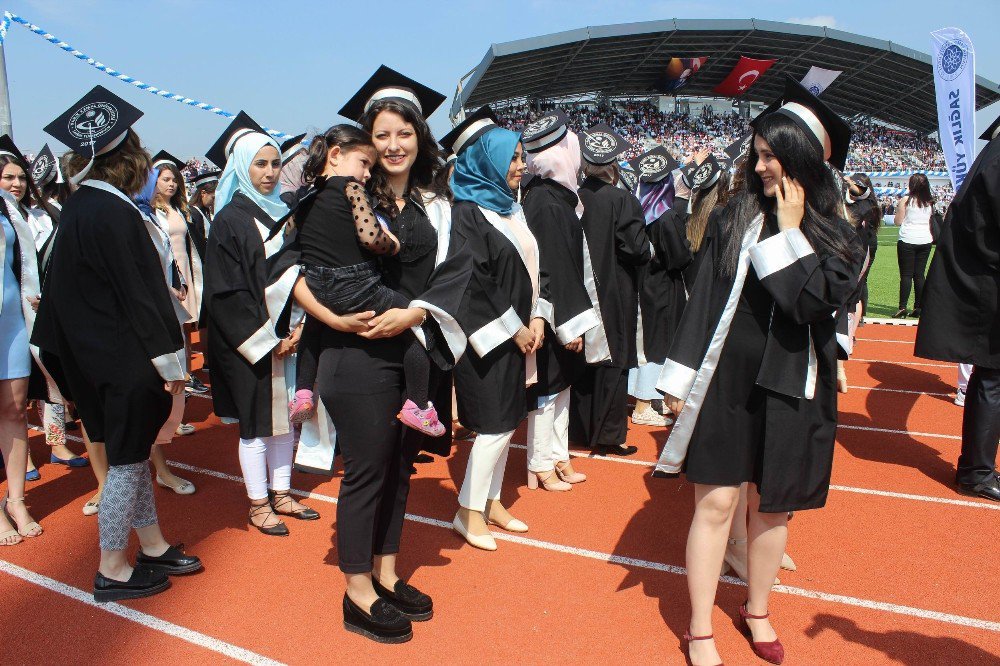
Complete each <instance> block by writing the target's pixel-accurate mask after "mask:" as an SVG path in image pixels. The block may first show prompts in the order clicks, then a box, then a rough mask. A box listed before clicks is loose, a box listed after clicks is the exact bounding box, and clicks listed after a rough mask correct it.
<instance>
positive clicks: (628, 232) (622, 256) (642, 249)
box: [615, 196, 649, 266]
mask: <svg viewBox="0 0 1000 666" xmlns="http://www.w3.org/2000/svg"><path fill="white" fill-rule="evenodd" d="M615 254H616V255H617V257H618V261H619V262H620V263H622V264H625V265H627V266H641V265H643V264H645V263H648V262H649V238H648V237H647V235H646V219H645V218H644V217H643V216H642V206H641V205H640V204H639V200H638V199H636V198H635V197H633V196H627V197H625V204H624V206H623V208H622V215H621V217H620V218H619V219H618V220H617V221H616V222H615Z"/></svg>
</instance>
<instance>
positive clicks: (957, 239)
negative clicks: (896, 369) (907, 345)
mask: <svg viewBox="0 0 1000 666" xmlns="http://www.w3.org/2000/svg"><path fill="white" fill-rule="evenodd" d="M980 138H981V139H983V140H985V141H988V142H989V143H988V144H986V147H985V148H983V150H982V152H981V153H979V155H978V156H977V157H976V161H975V162H974V163H973V164H972V168H971V169H970V170H969V173H968V174H966V176H965V180H964V181H963V182H962V186H961V187H960V188H959V190H958V193H957V194H956V195H955V198H954V199H953V200H952V202H951V207H950V208H949V209H948V215H947V219H946V220H945V223H944V228H943V229H942V231H941V234H940V237H939V239H938V246H937V252H936V253H935V254H934V260H933V261H932V262H931V268H930V271H929V272H928V274H927V282H926V284H925V285H924V295H923V301H924V309H923V316H922V317H921V318H920V325H919V327H918V328H917V344H916V354H917V356H921V357H923V358H930V359H935V360H939V361H951V362H957V363H968V364H971V365H972V366H973V368H972V376H971V377H970V379H969V387H968V388H967V389H966V398H965V413H964V414H963V417H962V453H961V455H960V456H959V457H958V469H957V471H956V473H955V481H956V483H957V484H958V487H959V491H960V492H962V493H964V494H967V495H974V496H978V497H983V498H986V499H989V500H993V501H994V502H1000V477H998V476H997V470H996V458H997V442H998V440H1000V307H998V301H1000V118H998V119H997V120H996V121H994V122H993V124H992V125H990V127H989V128H988V129H987V130H986V132H985V133H983V135H982V136H981V137H980Z"/></svg>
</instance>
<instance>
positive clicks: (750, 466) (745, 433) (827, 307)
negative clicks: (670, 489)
mask: <svg viewBox="0 0 1000 666" xmlns="http://www.w3.org/2000/svg"><path fill="white" fill-rule="evenodd" d="M753 126H754V130H755V137H754V143H753V145H754V152H753V153H752V154H751V155H750V157H749V158H748V159H747V161H746V163H745V165H744V171H745V176H746V191H745V192H741V193H739V194H737V195H736V197H735V198H734V199H732V200H731V201H730V202H729V205H728V206H727V207H726V210H725V212H724V218H725V225H726V228H727V229H728V231H729V233H728V235H727V236H726V238H725V239H724V240H723V241H722V242H721V243H717V244H715V245H714V246H713V248H712V251H711V255H710V256H708V257H705V259H704V261H703V263H702V266H701V268H700V273H701V274H700V275H699V276H698V277H697V279H696V280H695V284H694V291H693V293H692V294H691V299H690V301H689V302H688V304H687V308H686V309H685V311H684V316H683V317H682V319H681V322H680V325H679V327H678V329H677V337H676V339H675V341H674V344H672V345H671V347H670V351H669V353H668V355H667V359H666V362H665V364H664V367H663V372H662V374H661V376H660V381H659V384H658V388H659V389H660V390H661V391H663V392H664V394H665V398H664V400H665V401H666V402H667V403H668V405H669V407H670V409H671V410H672V411H674V413H676V414H678V418H677V421H676V423H675V424H674V427H673V429H672V430H671V432H670V436H669V438H668V440H667V443H666V445H665V447H664V450H663V454H662V455H661V457H660V461H659V464H658V465H657V470H659V471H662V472H666V473H674V474H676V473H677V472H680V471H681V469H682V468H683V469H684V470H685V472H686V474H687V478H688V481H691V482H693V483H694V484H695V514H694V519H693V521H692V523H691V530H690V532H689V534H688V544H687V558H686V561H687V569H688V589H689V591H690V595H691V623H690V625H689V629H688V631H687V632H686V633H685V640H686V641H687V643H688V650H689V655H690V658H691V661H692V663H694V664H696V665H698V666H701V665H703V664H708V665H715V664H718V663H720V661H721V660H720V658H719V654H718V652H717V651H716V649H715V643H714V641H713V640H712V638H713V634H712V608H713V606H714V603H715V592H716V588H717V586H718V582H719V571H720V570H721V567H722V562H723V555H724V553H725V550H726V539H727V537H728V536H729V529H730V522H731V521H732V519H733V513H734V511H735V508H736V506H737V503H738V498H739V490H740V485H741V484H742V483H744V482H752V485H751V486H750V488H749V492H748V500H749V525H748V557H749V561H748V570H749V580H748V585H749V590H748V600H747V602H746V603H745V604H744V605H743V606H741V607H740V608H739V614H740V617H741V622H742V625H743V627H744V629H745V631H746V633H747V634H748V635H749V636H750V640H751V643H752V647H753V650H754V652H755V653H756V654H757V655H758V656H759V657H761V658H762V659H765V660H767V661H770V662H771V663H774V664H780V663H781V662H782V660H783V659H784V649H783V647H782V645H781V642H780V641H779V640H778V638H777V634H776V633H775V630H774V629H773V628H772V626H771V623H770V621H769V620H768V611H769V608H768V600H769V594H770V591H771V586H772V585H773V583H774V578H775V574H777V572H778V568H779V566H780V564H781V560H782V555H783V554H784V548H785V541H786V538H787V522H788V512H789V511H795V510H802V509H811V508H818V507H821V506H823V505H824V504H825V503H826V497H827V493H828V491H829V487H830V472H831V468H832V464H833V443H834V435H835V434H836V427H837V393H836V372H837V338H836V328H835V325H836V322H835V320H834V313H836V312H837V310H838V309H839V308H841V307H843V306H844V304H845V303H846V302H847V300H848V299H849V298H850V297H851V295H852V294H853V293H854V290H855V289H856V287H857V280H858V275H859V273H860V272H861V264H862V261H863V258H864V250H863V249H862V247H861V244H860V242H859V241H858V239H857V235H856V234H855V233H854V230H853V229H852V228H851V226H850V224H849V223H848V222H847V220H846V218H845V217H844V213H845V211H844V206H843V201H844V200H843V196H842V190H841V184H840V182H839V178H837V177H836V176H835V175H834V172H833V170H832V169H830V168H829V166H828V165H827V164H826V161H827V160H829V162H830V163H831V164H832V165H833V166H835V167H837V168H842V167H843V165H844V160H845V159H846V156H847V146H848V143H849V141H850V134H851V133H850V127H849V126H848V125H847V123H846V122H845V121H844V120H842V119H841V118H840V117H839V116H837V115H836V114H835V113H834V112H833V111H831V110H830V109H829V108H828V107H826V105H824V104H823V103H822V102H821V101H819V100H818V99H817V98H816V97H814V96H813V95H812V93H810V92H809V91H808V90H806V89H805V88H803V87H802V86H801V85H800V84H798V83H797V82H796V81H794V80H792V79H790V78H789V79H788V80H787V83H786V90H785V93H784V95H783V97H782V98H781V99H779V100H777V101H776V102H775V103H773V104H772V105H771V106H769V107H768V108H767V109H766V110H765V111H764V112H763V113H762V114H761V115H760V116H758V117H757V119H756V120H754V122H753Z"/></svg>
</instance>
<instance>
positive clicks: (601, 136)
mask: <svg viewBox="0 0 1000 666" xmlns="http://www.w3.org/2000/svg"><path fill="white" fill-rule="evenodd" d="M580 138H581V139H582V141H581V142H580V148H581V150H582V151H583V159H585V160H587V161H588V162H590V163H591V164H597V165H602V164H611V163H612V162H614V161H615V160H616V159H618V156H619V155H621V154H622V153H624V152H625V151H626V150H628V149H629V148H630V147H631V144H630V143H629V142H628V139H626V138H625V137H623V136H622V135H620V134H618V132H616V131H614V130H613V129H612V128H611V126H610V125H606V124H604V123H602V124H600V125H594V126H593V127H590V128H588V129H585V130H584V131H583V133H582V136H581V137H580Z"/></svg>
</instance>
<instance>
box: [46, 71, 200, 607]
mask: <svg viewBox="0 0 1000 666" xmlns="http://www.w3.org/2000/svg"><path fill="white" fill-rule="evenodd" d="M95 108H96V109H108V108H111V109H117V115H116V116H114V117H113V119H112V120H111V121H110V122H111V124H110V125H106V126H101V127H100V128H98V129H96V130H95V124H94V123H93V122H91V121H89V120H88V119H87V118H88V116H86V115H85V111H86V110H87V109H95ZM141 115H142V112H141V111H139V110H138V109H136V108H135V107H133V106H131V105H130V104H128V103H127V102H125V100H123V99H121V98H119V97H118V96H116V95H114V94H112V93H111V92H110V91H108V90H106V89H105V88H102V87H101V86H97V87H96V88H94V89H93V90H92V91H91V92H90V93H88V94H87V95H86V96H85V97H84V98H83V99H81V100H80V101H79V102H77V103H76V104H74V105H73V107H71V108H70V109H69V110H68V111H67V112H66V113H64V114H63V115H62V116H60V117H59V118H58V119H56V120H55V121H54V122H52V123H51V124H50V125H49V126H48V127H46V128H45V131H46V132H48V133H49V134H51V135H52V136H54V137H56V138H57V139H59V140H60V141H62V142H63V143H65V144H66V145H68V146H69V147H70V148H71V149H72V150H73V153H74V155H73V157H72V158H71V161H70V166H71V168H72V171H73V173H75V174H76V175H75V176H74V178H75V180H76V182H80V181H82V183H81V186H80V189H79V190H78V191H77V192H75V193H74V194H73V195H72V196H71V197H70V198H69V200H67V202H66V205H65V206H64V207H63V211H62V216H61V218H60V223H59V225H60V228H59V233H58V237H57V240H56V244H55V248H54V249H53V252H52V265H51V267H50V269H49V273H48V276H47V279H46V283H45V290H44V292H43V293H42V300H41V303H40V305H39V310H38V321H37V325H36V328H35V335H34V336H33V338H32V341H33V342H34V344H36V345H37V346H38V347H39V348H41V349H42V350H44V352H45V353H46V356H43V358H50V357H51V358H52V359H53V361H55V363H53V364H51V365H52V366H53V367H52V371H53V374H54V375H55V376H56V377H57V378H59V379H60V388H61V389H63V392H64V395H66V397H67V398H69V399H72V400H73V401H74V402H75V403H76V407H77V410H78V411H79V413H80V418H81V419H82V420H83V425H84V427H85V428H86V430H87V433H88V434H89V436H90V439H91V440H92V441H93V442H94V443H98V442H103V444H104V447H103V448H104V449H105V450H106V452H107V459H108V464H109V468H108V475H107V480H106V481H105V484H104V492H103V495H102V497H101V512H100V516H99V519H98V531H99V534H100V543H101V560H100V565H99V567H98V572H97V575H96V576H95V578H94V598H95V599H96V600H97V601H115V600H120V599H131V598H136V597H146V596H150V595H152V594H157V593H158V592H162V591H163V590H165V589H167V587H169V585H170V581H169V580H168V579H167V575H171V574H179V573H189V572H192V571H196V570H198V569H200V568H201V562H200V561H199V560H198V558H197V557H194V556H191V555H186V554H184V552H183V549H182V548H183V547H182V546H171V545H170V544H169V543H167V542H166V541H165V540H164V538H163V534H162V533H161V532H160V526H159V521H158V518H157V514H156V504H155V502H154V499H153V484H152V479H151V478H150V474H149V462H148V461H149V452H150V448H151V447H152V445H153V441H154V440H155V438H156V434H157V432H158V431H159V430H160V427H161V426H162V425H163V423H164V422H165V421H166V420H167V415H168V414H169V413H170V406H171V401H172V398H171V396H172V395H178V394H180V393H182V392H183V391H184V382H185V380H186V377H187V375H186V372H185V369H184V343H183V340H182V339H181V329H180V326H179V325H178V322H177V315H176V313H175V310H174V303H173V300H174V297H173V295H171V294H170V292H169V291H168V290H167V285H166V282H165V280H164V272H163V266H162V264H161V262H160V256H159V255H158V254H157V251H156V248H155V247H154V246H153V243H152V241H151V240H150V235H149V234H150V232H149V229H148V227H147V224H152V221H151V220H145V219H144V217H143V215H142V214H141V213H140V211H139V209H138V208H137V207H136V205H135V203H133V202H132V199H131V197H133V196H135V195H136V194H138V192H139V191H140V190H141V189H142V187H143V185H144V184H145V183H146V182H147V179H148V177H149V174H150V159H149V155H148V154H147V153H146V152H145V151H144V150H143V149H142V144H141V143H140V142H139V137H138V136H137V135H136V133H135V132H134V131H132V130H131V129H130V127H131V125H132V124H134V123H135V121H136V120H138V119H139V117H141ZM98 132H99V133H100V134H98ZM47 365H49V363H48V362H47ZM131 529H135V531H136V533H137V534H138V536H139V544H140V549H139V554H138V555H137V556H136V564H135V567H132V566H130V565H129V563H128V559H127V557H126V552H125V549H126V548H127V546H128V540H129V531H130V530H131Z"/></svg>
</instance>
